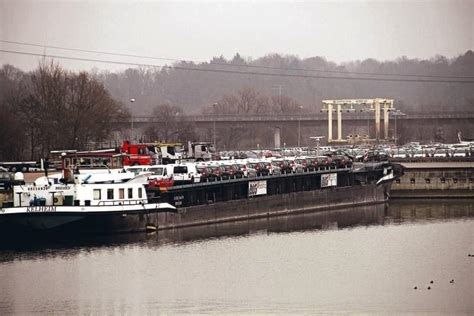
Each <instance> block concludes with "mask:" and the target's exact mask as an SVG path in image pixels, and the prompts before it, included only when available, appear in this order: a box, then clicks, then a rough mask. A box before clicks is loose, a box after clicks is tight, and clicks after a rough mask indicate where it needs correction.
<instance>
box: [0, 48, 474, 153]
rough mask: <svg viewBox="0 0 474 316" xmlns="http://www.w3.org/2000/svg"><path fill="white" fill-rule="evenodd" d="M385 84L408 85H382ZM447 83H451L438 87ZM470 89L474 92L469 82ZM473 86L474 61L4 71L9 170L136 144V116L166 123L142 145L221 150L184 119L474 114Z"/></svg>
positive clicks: (230, 133)
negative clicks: (21, 163) (369, 111)
mask: <svg viewBox="0 0 474 316" xmlns="http://www.w3.org/2000/svg"><path fill="white" fill-rule="evenodd" d="M264 73H266V74H264ZM279 74H281V76H280V75H279ZM394 74H397V75H398V76H395V75H394ZM400 75H406V76H400ZM415 75H416V76H415ZM419 76H424V77H419ZM336 77H339V78H336ZM340 77H343V78H340ZM384 78H392V79H400V80H399V81H387V80H379V79H384ZM438 78H441V79H443V80H444V82H436V83H433V82H429V80H437V79H438ZM350 79H353V80H350ZM365 79H370V80H365ZM374 79H375V80H374ZM405 79H409V80H405ZM416 79H429V80H428V81H423V80H421V81H417V80H416ZM464 79H465V80H471V83H462V82H459V81H462V80H464ZM473 79H474V53H473V52H472V51H467V52H466V53H465V54H462V55H460V56H458V57H456V58H454V59H447V58H445V57H443V56H437V57H435V58H432V59H430V60H417V59H408V58H406V57H402V58H399V59H397V60H395V61H384V62H380V61H377V60H374V59H367V60H364V61H354V62H348V63H344V64H336V63H333V62H330V61H327V60H326V59H324V58H322V57H312V58H306V59H301V58H298V57H296V56H291V55H284V56H283V55H278V54H271V55H267V56H264V57H262V58H258V59H255V60H253V59H251V58H246V59H244V58H242V57H241V56H240V55H239V54H236V55H235V56H234V57H233V58H232V59H230V60H227V59H225V58H224V57H222V56H221V57H214V58H213V59H211V60H210V61H209V62H202V63H195V62H186V61H182V62H176V63H174V64H173V65H170V66H163V67H154V68H140V67H138V68H129V69H126V70H123V71H117V72H109V71H103V72H98V71H94V72H79V73H75V72H72V71H68V70H65V69H63V68H62V67H61V66H60V65H59V64H57V63H55V62H53V61H45V60H44V61H43V62H41V63H40V65H39V66H38V68H37V69H36V70H34V71H32V72H28V73H25V72H23V71H21V70H19V69H17V68H15V67H12V66H10V65H4V66H3V67H2V68H1V69H0V113H1V114H2V115H1V117H2V122H1V124H0V161H1V160H16V159H22V160H26V159H38V158H40V157H45V156H47V155H48V153H49V152H50V151H51V150H61V149H79V150H81V149H87V147H88V145H90V144H91V143H92V144H94V143H99V142H102V141H106V140H109V139H111V138H112V135H113V134H114V132H118V134H117V135H120V137H122V138H126V137H128V136H129V134H128V133H123V130H124V129H125V130H127V129H128V127H124V126H122V128H120V126H119V125H118V124H116V123H117V122H129V120H130V115H131V114H133V115H134V116H140V115H141V116H150V120H151V121H160V122H161V123H160V124H152V123H150V124H149V125H148V127H147V128H146V129H145V131H144V133H143V136H145V138H144V139H141V140H160V141H170V142H171V141H182V142H184V141H186V140H212V136H211V131H210V130H207V131H204V135H203V131H198V130H196V127H195V126H194V124H193V123H192V122H184V121H183V119H182V117H183V116H184V115H186V116H188V115H192V114H204V115H206V114H209V115H211V114H212V115H216V114H217V115H219V114H235V115H252V114H265V113H269V114H296V113H300V114H301V113H311V112H319V110H320V108H321V100H324V99H342V98H375V97H387V98H393V99H395V106H396V108H397V109H400V110H402V111H404V112H419V111H430V112H433V111H472V110H473V109H474V89H473V83H472V80H473ZM131 98H133V99H135V102H133V103H131V102H130V99H131ZM116 129H119V130H118V131H117V130H116ZM120 129H122V130H121V131H120ZM120 132H121V134H120ZM218 134H219V135H218V137H217V138H218V142H219V144H220V146H219V147H220V148H222V147H225V148H229V149H238V148H246V147H247V148H248V146H251V144H256V143H258V144H261V145H262V146H270V145H271V144H272V142H273V131H272V130H271V128H263V129H258V130H257V129H256V130H250V129H248V128H245V129H244V128H242V127H239V126H229V127H228V128H226V129H225V130H220V131H219V133H218ZM293 136H294V137H293V138H295V137H296V132H295V135H293ZM290 138H291V137H290Z"/></svg>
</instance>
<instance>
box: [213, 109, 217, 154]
mask: <svg viewBox="0 0 474 316" xmlns="http://www.w3.org/2000/svg"><path fill="white" fill-rule="evenodd" d="M216 106H217V103H214V104H213V105H212V114H213V117H214V120H213V121H214V122H213V125H214V126H213V133H212V134H213V137H212V138H213V140H214V150H215V151H216V152H217V146H216Z"/></svg>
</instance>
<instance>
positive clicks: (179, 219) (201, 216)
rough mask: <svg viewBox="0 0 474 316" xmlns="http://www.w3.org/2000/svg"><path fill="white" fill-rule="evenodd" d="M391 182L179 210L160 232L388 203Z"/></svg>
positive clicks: (163, 220) (162, 222)
mask: <svg viewBox="0 0 474 316" xmlns="http://www.w3.org/2000/svg"><path fill="white" fill-rule="evenodd" d="M391 184H392V183H391V182H385V183H383V184H380V185H375V184H369V185H358V186H353V187H341V188H327V189H324V190H317V191H303V192H293V193H288V194H279V195H272V196H261V197H254V198H249V199H244V200H234V201H226V202H216V203H213V204H205V205H197V206H189V207H181V208H178V212H177V213H173V214H171V213H167V214H165V213H162V214H159V215H158V219H159V220H158V226H157V227H158V229H159V230H163V229H173V228H180V227H189V226H198V225H207V224H212V223H223V222H233V221H242V220H249V219H257V218H265V217H274V216H286V215H290V214H299V213H309V212H315V211H325V210H331V209H339V208H346V207H352V206H361V205H369V204H380V203H385V202H387V201H388V198H389V196H390V187H391Z"/></svg>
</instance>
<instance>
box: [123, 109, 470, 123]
mask: <svg viewBox="0 0 474 316" xmlns="http://www.w3.org/2000/svg"><path fill="white" fill-rule="evenodd" d="M373 118H374V113H372V112H369V113H368V112H362V113H360V112H349V113H346V112H343V120H367V119H373ZM390 119H391V120H393V119H395V117H394V116H390ZM419 119H474V112H429V113H427V112H405V115H403V116H397V120H399V121H406V120H419ZM179 120H180V121H185V122H202V123H212V122H214V121H216V122H282V121H300V120H301V121H327V114H326V113H302V114H301V116H300V115H299V114H260V113H259V114H216V115H181V116H180V117H179ZM162 121H164V120H160V119H157V118H153V117H152V116H133V122H134V123H135V122H136V123H146V122H162ZM127 122H128V123H129V122H130V121H127ZM123 123H125V122H123Z"/></svg>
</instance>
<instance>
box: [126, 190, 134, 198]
mask: <svg viewBox="0 0 474 316" xmlns="http://www.w3.org/2000/svg"><path fill="white" fill-rule="evenodd" d="M127 198H129V199H131V198H133V189H132V188H128V196H127Z"/></svg>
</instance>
